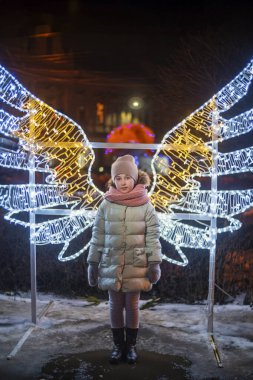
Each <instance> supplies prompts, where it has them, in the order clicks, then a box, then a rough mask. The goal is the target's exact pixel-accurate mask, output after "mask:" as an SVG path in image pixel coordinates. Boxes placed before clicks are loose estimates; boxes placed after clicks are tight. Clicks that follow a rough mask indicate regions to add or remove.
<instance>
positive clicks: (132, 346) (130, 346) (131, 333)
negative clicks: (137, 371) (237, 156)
mask: <svg viewBox="0 0 253 380" xmlns="http://www.w3.org/2000/svg"><path fill="white" fill-rule="evenodd" d="M137 334H138V329H130V328H128V327H127V328H126V361H127V362H128V363H129V364H134V363H136V361H137V359H138V355H137V352H136V338H137Z"/></svg>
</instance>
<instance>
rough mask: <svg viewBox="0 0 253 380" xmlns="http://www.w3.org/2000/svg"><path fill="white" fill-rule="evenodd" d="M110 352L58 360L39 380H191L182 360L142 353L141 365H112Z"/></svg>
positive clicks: (187, 366) (67, 356)
mask: <svg viewBox="0 0 253 380" xmlns="http://www.w3.org/2000/svg"><path fill="white" fill-rule="evenodd" d="M108 358H109V351H93V352H85V353H79V354H70V355H65V356H59V357H57V358H55V359H53V360H51V361H50V362H48V363H47V364H45V365H44V367H43V368H42V372H41V375H40V377H39V378H38V380H112V379H115V380H117V379H120V380H135V379H138V380H184V379H187V380H190V379H193V378H192V377H191V376H190V374H189V368H190V366H191V362H190V361H189V360H188V359H186V358H183V357H180V356H173V355H161V354H157V353H153V352H148V351H141V352H139V360H138V363H136V364H134V365H129V364H128V363H126V362H123V361H122V362H120V363H119V364H116V365H112V364H110V363H109V362H108Z"/></svg>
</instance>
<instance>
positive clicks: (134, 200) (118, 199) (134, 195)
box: [104, 184, 149, 206]
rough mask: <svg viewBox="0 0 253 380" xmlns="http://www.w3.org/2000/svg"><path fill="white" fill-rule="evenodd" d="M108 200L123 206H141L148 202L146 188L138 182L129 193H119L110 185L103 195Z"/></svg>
mask: <svg viewBox="0 0 253 380" xmlns="http://www.w3.org/2000/svg"><path fill="white" fill-rule="evenodd" d="M104 197H105V199H107V200H108V201H109V202H112V203H117V204H118V205H123V206H141V205H144V204H145V203H148V202H149V197H148V193H147V190H146V189H145V186H144V185H141V184H138V185H136V186H135V187H134V188H133V190H131V191H130V192H129V193H126V194H124V193H121V192H120V191H119V190H117V189H115V187H113V186H110V188H109V190H108V191H107V192H106V193H105V195H104Z"/></svg>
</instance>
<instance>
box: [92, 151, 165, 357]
mask: <svg viewBox="0 0 253 380" xmlns="http://www.w3.org/2000/svg"><path fill="white" fill-rule="evenodd" d="M110 184H111V185H110V187H109V191H107V192H106V193H105V200H104V201H103V202H102V204H101V205H100V207H99V209H98V212H97V216H96V219H95V223H94V226H93V231H92V239H91V246H90V251H89V255H88V259H87V262H88V263H89V266H88V281H89V285H90V286H96V285H97V284H98V287H99V288H100V289H102V290H108V293H109V305H110V321H111V329H112V334H113V342H114V346H113V350H112V353H111V357H110V362H111V363H118V362H119V361H120V360H121V359H122V358H123V357H124V355H126V360H127V362H128V363H130V364H133V363H135V362H136V360H137V352H136V338H137V333H138V328H139V299H140V292H141V291H149V290H150V289H151V288H152V284H155V283H156V282H157V281H158V280H159V278H160V275H161V271H160V263H161V261H162V256H161V245H160V242H159V222H158V218H157V215H156V212H155V209H154V207H153V206H152V204H151V203H150V201H149V197H148V194H147V190H146V188H145V187H146V186H148V185H149V184H150V178H149V176H148V174H147V173H145V172H142V171H140V170H138V168H137V166H136V164H135V161H134V157H133V156H131V155H125V156H122V157H119V158H118V159H117V160H116V161H115V162H114V163H113V164H112V167H111V180H110ZM124 310H125V320H124ZM125 332H126V341H125Z"/></svg>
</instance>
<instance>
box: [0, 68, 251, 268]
mask: <svg viewBox="0 0 253 380" xmlns="http://www.w3.org/2000/svg"><path fill="white" fill-rule="evenodd" d="M252 67H253V63H252V61H251V62H250V63H249V64H248V65H247V67H246V68H245V69H244V70H242V71H241V73H239V75H238V76H237V77H235V78H234V79H233V80H232V81H231V82H230V83H228V84H227V85H226V86H225V87H224V88H223V89H222V90H221V91H219V92H218V93H217V94H216V95H215V96H213V98H212V99H210V100H209V101H208V102H206V103H205V104H204V105H203V106H201V107H200V108H199V109H197V110H196V111H195V112H193V113H192V114H191V115H189V116H188V117H187V118H185V119H184V120H183V121H182V122H181V123H179V124H178V125H176V126H175V127H174V128H173V129H172V130H171V131H169V132H168V133H167V134H166V135H165V136H164V138H163V140H162V142H161V144H160V146H159V148H158V149H157V152H156V154H155V155H154V157H153V160H152V164H151V166H152V172H153V177H154V182H153V185H152V188H151V190H150V193H149V194H150V197H151V201H152V203H153V204H154V205H155V207H156V209H157V210H158V216H159V220H160V224H161V236H162V237H163V238H164V239H165V240H166V241H168V242H170V243H171V244H174V246H175V247H176V250H177V252H178V253H179V255H180V258H181V261H178V260H174V259H171V258H170V257H167V255H164V259H165V260H168V261H170V262H172V263H174V264H179V265H186V264H187V258H186V256H185V254H184V252H183V251H182V249H184V248H187V247H190V248H199V249H209V248H210V247H212V246H213V245H214V241H213V239H214V236H216V234H215V233H214V232H213V231H211V229H210V228H209V227H208V226H207V225H205V224H203V225H202V227H201V228H199V227H195V226H192V225H189V224H187V222H182V221H180V214H179V215H178V219H179V220H177V221H175V220H172V218H171V217H170V216H172V215H173V210H180V211H185V212H187V213H189V220H191V215H192V220H195V221H196V220H197V219H198V218H196V215H202V216H203V215H204V216H207V217H210V218H211V217H212V218H218V217H222V218H225V219H226V220H227V223H228V226H225V227H223V228H217V232H225V231H228V230H230V231H231V230H234V229H236V228H239V227H240V225H241V223H240V222H239V221H238V220H235V219H233V218H232V216H233V215H236V214H238V213H240V212H242V211H244V210H245V209H247V208H248V207H251V206H252V203H253V198H252V195H253V190H245V191H244V190H241V191H239V190H238V191H229V190H228V191H211V190H210V191H206V190H201V184H200V182H199V181H198V180H197V177H199V176H210V177H211V178H214V176H218V175H227V174H233V173H239V172H246V171H250V170H251V169H252V149H253V148H252V147H250V148H247V149H244V150H237V151H234V152H228V153H219V152H218V148H217V144H216V145H215V143H214V139H213V135H215V136H217V142H221V141H222V140H224V139H229V138H232V137H236V136H239V135H240V134H242V133H248V132H249V131H250V130H251V129H252V125H253V123H252V120H253V112H252V110H250V111H247V112H245V113H243V114H241V115H239V116H236V117H234V118H231V119H229V120H226V119H224V118H222V117H221V116H220V112H224V111H226V110H228V109H229V108H231V107H232V106H233V105H234V104H235V103H236V102H238V101H239V100H240V98H241V97H243V96H244V95H245V94H246V93H247V91H248V87H249V85H250V82H251V80H252V75H253V69H252ZM0 99H1V100H2V101H3V102H4V103H6V104H9V105H11V107H14V108H16V109H18V110H19V111H21V112H22V113H23V114H24V116H22V117H19V118H18V117H14V116H12V115H10V114H8V113H7V112H6V111H4V110H0V132H1V133H3V134H5V135H7V136H10V137H13V136H15V137H17V138H18V139H19V146H20V150H19V151H18V152H15V153H13V152H10V153H8V152H7V153H6V152H5V153H1V155H0V165H2V166H4V167H10V168H22V169H25V170H29V171H30V172H32V171H35V172H36V171H45V172H48V173H49V175H47V177H46V183H47V184H46V185H43V186H42V187H39V186H38V185H36V186H35V185H31V184H29V185H19V186H21V187H20V188H19V189H18V187H16V190H13V189H14V188H15V186H18V185H10V187H9V190H8V191H7V190H6V189H7V188H6V189H5V188H4V187H2V188H1V189H0V205H2V207H5V208H7V209H8V210H9V213H8V215H7V216H6V217H7V219H8V218H9V220H10V221H14V222H16V223H19V224H21V225H24V226H28V225H29V223H26V222H24V221H22V220H18V219H17V216H18V214H19V213H20V212H23V211H29V210H31V209H32V210H36V209H42V208H47V207H52V206H53V205H54V206H56V207H62V206H71V209H72V211H71V210H69V212H70V215H69V216H66V217H60V218H55V219H54V220H51V221H49V222H48V221H47V222H41V223H36V226H34V227H35V233H34V235H33V237H32V239H34V241H35V242H36V244H49V243H51V244H64V247H63V248H62V249H61V252H60V254H59V259H60V260H62V261H67V260H70V259H73V258H76V257H78V256H79V255H80V254H81V253H83V252H84V250H85V249H86V248H87V247H88V245H89V242H88V243H87V245H86V246H85V247H82V249H80V250H79V251H78V252H75V253H74V254H69V253H68V252H69V247H70V243H71V242H72V240H73V239H75V238H76V237H77V236H78V235H80V233H83V232H84V231H85V230H87V228H89V227H90V226H91V225H92V223H93V220H94V217H95V216H94V215H95V213H96V209H97V207H98V206H99V204H100V203H101V201H102V198H103V193H102V192H101V191H100V190H99V189H98V188H97V187H96V186H95V185H94V183H93V181H92V178H91V168H92V165H93V162H94V160H95V155H94V152H93V149H92V147H91V144H90V143H89V141H88V139H87V137H86V135H85V133H84V132H83V130H82V129H81V127H80V126H79V125H77V124H76V123H75V122H74V121H73V120H71V119H70V118H68V117H67V116H65V115H63V114H62V113H60V112H57V111H55V110H54V109H53V108H51V107H49V106H48V105H46V104H45V103H44V102H42V101H41V100H40V99H37V98H36V97H34V96H33V95H32V94H31V93H29V92H28V91H27V90H26V89H24V88H23V87H22V85H21V84H20V83H19V82H18V81H17V80H16V79H15V78H14V77H13V76H12V75H10V74H9V73H8V71H7V70H5V69H4V68H3V67H1V66H0ZM215 138H216V137H215ZM214 147H215V148H214ZM31 156H32V157H34V162H33V165H34V166H33V167H31V165H30V163H29V159H30V157H31ZM166 162H167V163H166ZM214 162H217V163H218V167H217V169H215V168H214ZM11 186H12V187H13V188H12V187H11ZM22 186H23V187H22ZM50 186H52V187H54V189H55V190H56V193H53V194H51V191H52V189H51V187H50ZM61 186H63V188H61ZM57 191H58V192H59V193H58V194H57ZM37 192H39V193H38V194H37V195H36V193H37ZM19 198H20V199H19ZM78 211H80V213H79V214H78V213H77V212H78ZM194 218H195V219H194ZM67 253H68V255H67V256H66V254H67Z"/></svg>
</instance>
